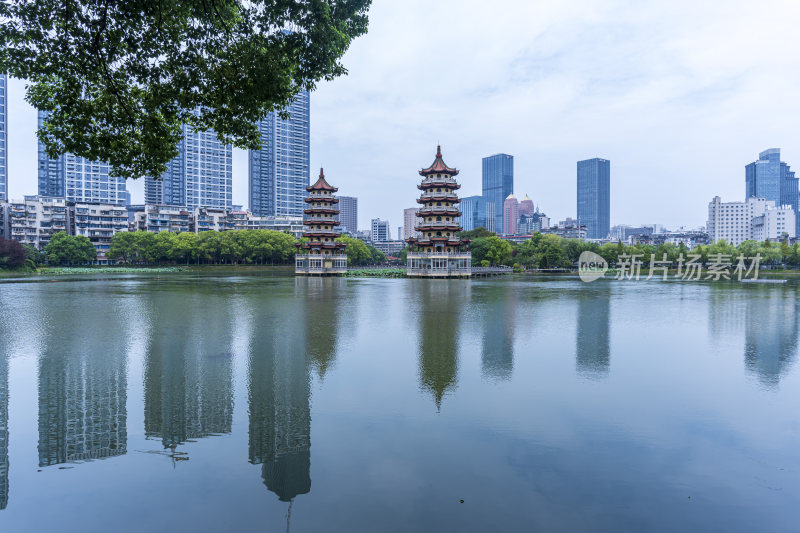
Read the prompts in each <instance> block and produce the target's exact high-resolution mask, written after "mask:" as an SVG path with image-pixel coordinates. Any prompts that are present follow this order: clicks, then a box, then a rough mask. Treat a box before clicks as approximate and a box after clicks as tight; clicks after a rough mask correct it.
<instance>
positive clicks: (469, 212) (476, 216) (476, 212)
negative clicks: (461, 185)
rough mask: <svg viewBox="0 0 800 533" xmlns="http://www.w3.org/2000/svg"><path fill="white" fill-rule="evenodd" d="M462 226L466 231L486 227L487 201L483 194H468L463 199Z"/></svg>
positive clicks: (461, 206)
mask: <svg viewBox="0 0 800 533" xmlns="http://www.w3.org/2000/svg"><path fill="white" fill-rule="evenodd" d="M459 209H460V210H461V219H460V223H461V227H462V228H464V231H471V230H474V229H476V228H485V227H486V202H485V200H484V198H483V196H466V197H464V198H462V199H461V205H460V207H459Z"/></svg>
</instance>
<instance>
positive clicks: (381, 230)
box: [371, 218, 392, 242]
mask: <svg viewBox="0 0 800 533" xmlns="http://www.w3.org/2000/svg"><path fill="white" fill-rule="evenodd" d="M371 238H372V242H385V241H391V240H392V230H391V228H390V227H389V221H388V220H381V219H379V218H373V219H372V235H371Z"/></svg>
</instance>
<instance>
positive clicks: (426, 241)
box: [406, 146, 472, 278]
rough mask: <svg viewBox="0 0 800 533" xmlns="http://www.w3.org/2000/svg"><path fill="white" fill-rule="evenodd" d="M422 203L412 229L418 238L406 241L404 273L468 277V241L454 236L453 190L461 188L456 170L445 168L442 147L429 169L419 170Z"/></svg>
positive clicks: (455, 201) (457, 227)
mask: <svg viewBox="0 0 800 533" xmlns="http://www.w3.org/2000/svg"><path fill="white" fill-rule="evenodd" d="M419 175H420V176H422V183H420V184H419V185H417V188H418V189H419V190H421V191H422V194H421V195H420V197H419V199H418V200H417V202H418V203H420V204H422V208H420V210H419V212H418V213H417V216H418V217H419V219H420V221H419V224H418V225H417V227H416V228H415V230H416V231H417V232H419V237H410V238H408V239H406V242H407V243H408V245H409V252H408V256H407V257H408V259H407V261H408V266H407V274H408V275H409V276H413V277H437V278H438V277H445V278H447V277H467V276H469V275H470V274H471V272H472V254H470V252H469V243H470V240H469V239H462V238H459V237H457V236H456V233H458V232H459V231H461V226H460V225H459V223H458V218H459V217H460V216H461V212H460V211H459V210H458V203H459V202H460V200H459V198H458V194H456V191H457V190H458V189H460V188H461V185H459V184H458V183H457V182H456V180H455V176H456V175H458V170H456V169H454V168H450V167H448V166H447V165H446V164H445V162H444V160H443V159H442V149H441V146H437V147H436V159H434V161H433V164H431V166H429V167H428V168H424V169H422V170H420V171H419Z"/></svg>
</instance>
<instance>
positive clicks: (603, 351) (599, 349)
mask: <svg viewBox="0 0 800 533" xmlns="http://www.w3.org/2000/svg"><path fill="white" fill-rule="evenodd" d="M610 309H611V291H610V288H609V287H606V286H602V285H601V286H599V287H595V288H593V289H592V290H591V291H588V292H587V293H585V294H582V295H581V296H580V297H579V298H578V323H577V326H576V333H575V367H576V369H577V371H578V374H579V375H580V376H582V377H585V378H589V379H598V378H603V377H605V376H607V375H608V371H609V368H610V359H611V347H610V335H609V329H610V323H611V320H610Z"/></svg>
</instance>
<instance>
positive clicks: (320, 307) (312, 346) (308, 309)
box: [295, 277, 347, 378]
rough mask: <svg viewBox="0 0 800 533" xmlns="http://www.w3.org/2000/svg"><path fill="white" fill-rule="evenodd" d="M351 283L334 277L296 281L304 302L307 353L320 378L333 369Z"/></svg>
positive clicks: (296, 295)
mask: <svg viewBox="0 0 800 533" xmlns="http://www.w3.org/2000/svg"><path fill="white" fill-rule="evenodd" d="M346 287H347V280H346V279H343V278H335V277H334V278H331V277H322V278H320V277H310V278H296V279H295V298H297V299H299V300H301V301H304V302H305V305H304V308H305V328H306V350H307V355H308V357H309V359H310V362H311V364H312V365H313V366H314V370H315V371H316V372H317V375H318V376H319V377H320V378H324V377H325V373H326V372H327V371H328V370H329V369H330V368H331V367H332V366H333V364H334V362H335V358H336V344H337V340H338V335H339V321H340V315H341V312H342V311H341V308H342V307H343V306H341V305H340V302H342V300H343V298H344V295H345V294H346Z"/></svg>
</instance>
